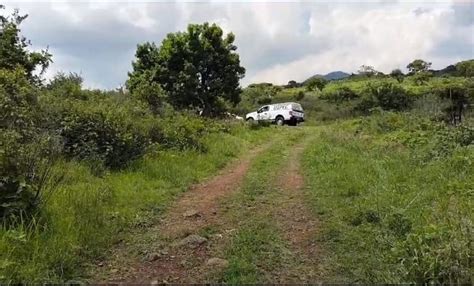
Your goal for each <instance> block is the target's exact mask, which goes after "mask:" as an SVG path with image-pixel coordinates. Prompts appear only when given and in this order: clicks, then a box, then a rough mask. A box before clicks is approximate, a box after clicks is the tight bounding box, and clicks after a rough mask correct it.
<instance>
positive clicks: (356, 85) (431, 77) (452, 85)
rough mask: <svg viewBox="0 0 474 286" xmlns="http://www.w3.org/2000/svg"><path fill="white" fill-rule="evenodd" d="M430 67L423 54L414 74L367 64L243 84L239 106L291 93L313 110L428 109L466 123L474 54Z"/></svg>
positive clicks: (473, 95)
mask: <svg viewBox="0 0 474 286" xmlns="http://www.w3.org/2000/svg"><path fill="white" fill-rule="evenodd" d="M430 67H431V63H428V62H425V61H423V60H419V59H418V60H414V61H413V62H411V63H410V64H408V66H407V68H408V70H409V73H408V74H403V73H402V72H401V71H400V70H394V71H393V72H392V73H391V74H390V75H385V74H382V73H380V72H377V71H376V70H375V69H373V67H370V66H362V67H361V70H360V71H359V73H358V74H357V75H352V76H350V77H348V78H346V79H341V80H335V81H328V80H326V79H324V78H321V77H313V78H311V79H309V80H308V81H305V82H304V84H299V83H296V82H294V81H290V83H289V84H288V85H285V86H275V85H272V84H269V83H261V84H252V85H249V86H248V87H247V88H245V89H244V90H243V93H242V101H241V102H240V103H239V104H238V105H237V111H240V112H247V111H249V110H251V109H253V108H255V107H256V106H257V105H263V104H269V103H272V102H277V101H280V100H289V99H290V100H297V101H302V103H303V107H306V108H307V109H308V110H311V109H315V108H317V107H318V105H319V106H324V108H325V109H327V110H328V111H331V110H340V111H341V113H344V114H345V115H347V114H349V115H350V116H351V117H353V116H361V115H369V114H371V113H372V112H374V111H376V110H385V111H409V110H412V109H413V108H416V109H418V110H419V109H423V110H424V111H425V113H430V116H432V117H433V118H434V119H436V120H444V121H446V122H448V123H450V124H452V125H458V124H460V123H461V122H462V121H463V118H464V117H465V116H466V115H468V114H469V112H470V110H472V104H473V103H474V78H473V76H474V74H473V71H474V60H467V61H463V62H459V63H457V64H455V65H451V66H449V67H447V68H446V69H444V70H442V71H444V72H441V71H432V70H430ZM305 96H307V97H309V98H305ZM305 105H306V106H305ZM321 108H322V107H321Z"/></svg>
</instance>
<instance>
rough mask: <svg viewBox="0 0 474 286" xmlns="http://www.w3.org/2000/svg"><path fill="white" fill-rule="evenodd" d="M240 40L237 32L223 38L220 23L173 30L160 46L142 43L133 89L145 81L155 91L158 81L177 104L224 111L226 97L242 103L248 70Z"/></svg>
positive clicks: (204, 111)
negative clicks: (241, 81) (241, 56)
mask: <svg viewBox="0 0 474 286" xmlns="http://www.w3.org/2000/svg"><path fill="white" fill-rule="evenodd" d="M234 40H235V36H234V35H233V34H232V33H230V34H228V35H227V36H226V37H225V38H223V32H222V29H221V28H219V27H218V26H217V25H216V24H212V25H209V24H208V23H204V24H202V25H189V26H188V29H187V31H186V32H179V33H174V34H173V33H172V34H168V35H167V37H166V38H165V39H164V40H163V42H162V44H161V46H160V47H159V48H158V47H156V45H155V44H154V43H153V44H150V43H145V44H142V45H139V46H138V48H137V52H136V54H135V56H136V60H135V62H133V72H131V73H129V80H128V81H127V87H128V89H129V90H130V92H131V93H132V94H133V93H135V92H136V91H137V89H140V87H142V86H143V84H145V86H147V87H150V85H151V87H152V88H153V89H154V90H155V88H156V87H154V86H153V85H152V83H155V82H156V83H158V84H159V85H160V86H161V88H162V89H163V90H164V91H165V92H166V95H167V99H168V101H169V102H170V103H171V104H172V105H173V106H174V107H175V108H178V109H183V108H199V109H201V110H202V114H204V115H207V116H210V115H214V116H215V115H219V114H220V113H221V112H222V107H223V105H222V104H221V103H220V102H221V101H224V102H229V103H230V104H237V103H238V102H239V100H240V97H239V94H240V88H239V79H241V78H242V77H243V76H244V74H245V69H244V68H243V67H241V66H240V59H239V55H238V54H237V53H235V50H236V49H237V47H236V46H235V45H234ZM147 84H148V85H147ZM142 88H143V87H142Z"/></svg>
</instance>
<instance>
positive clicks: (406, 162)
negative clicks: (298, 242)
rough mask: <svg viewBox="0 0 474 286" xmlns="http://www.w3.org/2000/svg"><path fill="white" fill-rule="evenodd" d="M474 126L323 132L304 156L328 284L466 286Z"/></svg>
mask: <svg viewBox="0 0 474 286" xmlns="http://www.w3.org/2000/svg"><path fill="white" fill-rule="evenodd" d="M473 146H474V129H473V128H472V125H463V126H460V127H458V128H453V127H450V126H448V125H446V124H445V123H442V122H441V123H434V122H433V121H431V120H429V119H427V118H423V117H418V116H416V115H413V114H408V113H405V114H403V113H401V114H399V113H385V112H383V113H381V114H378V115H373V116H371V117H367V118H364V119H359V120H352V121H347V122H344V123H340V124H336V125H330V126H327V127H325V128H323V129H322V131H321V134H320V136H319V137H318V139H317V140H316V141H315V142H314V144H313V145H312V146H311V147H310V148H308V150H307V151H306V154H305V156H304V158H305V159H304V161H303V163H304V168H303V169H304V171H305V173H306V182H307V184H308V186H309V188H310V191H308V194H307V196H308V198H309V199H310V201H311V205H312V208H313V210H314V213H315V215H318V216H319V217H320V218H321V221H322V226H321V233H320V237H319V240H320V241H321V243H322V246H323V247H324V248H325V249H326V251H325V253H326V254H327V258H326V259H325V260H324V261H325V265H324V266H323V267H325V268H327V269H330V270H331V272H332V276H331V277H327V278H326V280H327V281H331V282H344V283H347V282H369V283H385V282H387V281H390V282H391V283H407V282H408V283H472V277H473V274H474V273H473V268H472V255H473V252H472V251H473V248H472V237H473V236H474V233H473V230H474V229H473V220H474V217H473V213H472V209H474V205H473V200H472V190H473V187H474V186H473V184H472V182H474V173H473V172H472V170H473V166H472V163H473V162H472V158H474V153H473V151H474V149H473Z"/></svg>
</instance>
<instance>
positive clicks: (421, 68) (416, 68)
mask: <svg viewBox="0 0 474 286" xmlns="http://www.w3.org/2000/svg"><path fill="white" fill-rule="evenodd" d="M430 67H431V63H429V62H426V61H424V60H421V59H416V60H414V61H413V62H411V63H409V64H408V65H407V69H408V71H409V72H410V73H411V74H417V73H420V72H427V71H428V70H429V69H430Z"/></svg>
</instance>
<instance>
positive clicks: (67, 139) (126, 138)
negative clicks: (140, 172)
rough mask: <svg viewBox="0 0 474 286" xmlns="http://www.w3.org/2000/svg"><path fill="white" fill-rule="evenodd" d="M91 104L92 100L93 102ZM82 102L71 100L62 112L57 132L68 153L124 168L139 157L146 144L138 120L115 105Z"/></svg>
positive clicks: (108, 165) (113, 166)
mask: <svg viewBox="0 0 474 286" xmlns="http://www.w3.org/2000/svg"><path fill="white" fill-rule="evenodd" d="M92 104H94V103H92ZM92 104H89V103H87V102H86V103H84V102H74V103H73V104H70V108H68V110H63V111H62V113H61V116H60V118H61V122H60V135H61V136H62V137H63V140H64V152H65V154H66V155H68V156H69V157H74V158H78V159H87V160H93V161H100V162H103V163H104V165H105V166H106V167H109V168H112V169H119V168H123V167H125V166H127V165H128V163H129V162H131V161H132V160H134V159H137V158H139V157H140V156H141V155H142V154H143V153H144V152H145V149H146V147H147V145H148V139H147V136H146V135H147V134H146V133H145V132H146V130H145V129H144V126H141V125H140V123H141V122H140V121H138V122H132V120H133V119H134V118H133V117H131V116H130V114H127V111H126V110H123V109H122V110H121V109H120V108H119V107H118V106H117V107H116V108H113V112H109V111H108V110H109V108H110V107H105V106H100V105H99V106H96V107H93V106H91V105H92Z"/></svg>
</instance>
